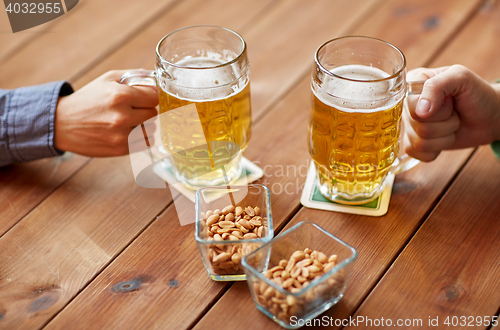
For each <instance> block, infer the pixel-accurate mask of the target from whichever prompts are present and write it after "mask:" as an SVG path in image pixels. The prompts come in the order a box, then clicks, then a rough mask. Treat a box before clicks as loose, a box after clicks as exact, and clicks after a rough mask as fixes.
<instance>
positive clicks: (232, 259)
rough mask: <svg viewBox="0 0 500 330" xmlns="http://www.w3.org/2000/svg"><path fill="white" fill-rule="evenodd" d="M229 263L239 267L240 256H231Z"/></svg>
mask: <svg viewBox="0 0 500 330" xmlns="http://www.w3.org/2000/svg"><path fill="white" fill-rule="evenodd" d="M231 261H232V262H234V263H235V264H237V265H239V264H240V263H241V254H239V253H235V254H233V255H232V256H231Z"/></svg>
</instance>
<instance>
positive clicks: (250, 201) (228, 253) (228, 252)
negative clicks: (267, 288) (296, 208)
mask: <svg viewBox="0 0 500 330" xmlns="http://www.w3.org/2000/svg"><path fill="white" fill-rule="evenodd" d="M195 204H196V230H195V231H196V232H195V237H196V243H197V244H198V249H199V250H200V254H201V257H202V259H203V264H204V265H205V269H206V270H207V272H208V276H209V277H210V278H211V279H212V280H215V281H243V280H245V279H246V275H245V272H244V271H243V268H242V266H241V259H242V258H243V257H244V256H246V255H248V254H249V253H251V252H252V251H254V250H256V249H258V248H259V247H261V246H262V245H263V244H264V243H267V242H269V241H270V240H271V239H272V238H273V236H274V230H273V217H272V213H271V194H270V192H269V189H268V188H267V187H266V186H264V185H261V184H250V185H246V186H230V187H222V186H221V187H205V188H201V189H198V190H197V191H196V203H195ZM248 207H250V209H249V208H248ZM214 212H216V213H217V215H216V216H214V214H213V213H214ZM240 212H241V214H240ZM207 215H208V216H207ZM209 231H210V232H209Z"/></svg>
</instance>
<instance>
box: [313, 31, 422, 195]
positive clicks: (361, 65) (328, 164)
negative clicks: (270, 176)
mask: <svg viewBox="0 0 500 330" xmlns="http://www.w3.org/2000/svg"><path fill="white" fill-rule="evenodd" d="M405 77H406V60H405V57H404V55H403V53H402V52H401V51H400V50H399V49H397V48H396V47H394V46H393V45H391V44H389V43H387V42H385V41H382V40H379V39H375V38H369V37H359V36H352V37H341V38H337V39H333V40H330V41H328V42H326V43H324V44H323V45H322V46H320V47H319V48H318V50H317V51H316V54H315V65H314V68H313V71H312V82H311V89H312V106H311V111H310V118H309V136H308V144H309V152H310V154H311V157H312V158H313V160H314V165H315V167H316V173H317V186H318V189H319V191H320V192H321V194H322V195H323V196H325V197H326V198H328V199H330V200H332V201H335V202H338V203H342V204H352V205H356V204H364V203H367V202H369V201H372V200H374V199H376V198H377V197H378V196H379V195H380V194H381V193H382V191H383V189H384V181H385V179H386V177H387V175H388V174H389V173H394V174H396V173H399V172H401V171H405V170H408V169H410V168H412V167H413V166H415V165H416V164H417V163H418V161H417V160H415V159H413V158H411V157H409V156H408V155H406V154H404V152H403V151H402V150H401V149H402V148H400V146H401V145H402V143H403V142H402V130H403V127H402V125H403V123H402V112H403V108H404V104H403V103H404V102H403V101H404V98H405V95H406V94H417V93H419V92H420V91H419V88H421V83H415V84H413V83H407V82H406V80H405Z"/></svg>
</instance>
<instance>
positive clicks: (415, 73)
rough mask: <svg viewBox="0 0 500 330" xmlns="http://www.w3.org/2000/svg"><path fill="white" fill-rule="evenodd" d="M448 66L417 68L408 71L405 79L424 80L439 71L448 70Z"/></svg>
mask: <svg viewBox="0 0 500 330" xmlns="http://www.w3.org/2000/svg"><path fill="white" fill-rule="evenodd" d="M448 68H449V66H442V67H439V68H417V69H413V70H410V71H408V73H407V74H406V79H407V80H408V81H424V80H427V79H429V78H432V77H434V76H436V75H438V74H440V73H441V72H444V71H446V70H448Z"/></svg>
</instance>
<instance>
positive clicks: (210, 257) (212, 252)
mask: <svg viewBox="0 0 500 330" xmlns="http://www.w3.org/2000/svg"><path fill="white" fill-rule="evenodd" d="M214 256H215V251H214V249H209V250H208V260H209V261H210V262H212V261H213V260H214Z"/></svg>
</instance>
